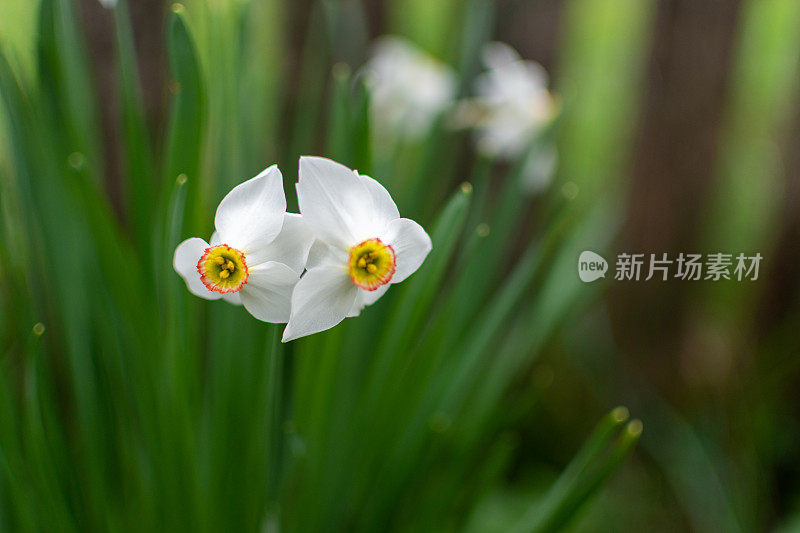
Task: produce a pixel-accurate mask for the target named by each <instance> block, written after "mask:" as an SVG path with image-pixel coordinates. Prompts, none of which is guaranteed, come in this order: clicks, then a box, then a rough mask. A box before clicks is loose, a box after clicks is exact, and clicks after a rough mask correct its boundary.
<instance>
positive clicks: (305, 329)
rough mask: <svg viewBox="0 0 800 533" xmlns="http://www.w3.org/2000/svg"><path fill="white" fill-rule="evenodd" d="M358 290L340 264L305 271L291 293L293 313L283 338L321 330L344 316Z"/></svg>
mask: <svg viewBox="0 0 800 533" xmlns="http://www.w3.org/2000/svg"><path fill="white" fill-rule="evenodd" d="M358 290H359V289H358V287H356V286H355V285H353V283H352V282H351V281H350V277H349V276H348V275H347V272H346V271H345V270H344V269H343V268H342V267H341V266H339V265H323V266H320V267H317V268H313V269H311V270H309V271H308V272H306V273H305V275H304V276H303V277H302V278H301V279H300V281H299V282H298V283H297V285H296V286H295V289H294V294H292V316H291V318H290V319H289V323H288V324H286V329H285V330H284V332H283V342H288V341H290V340H293V339H296V338H298V337H303V336H305V335H311V334H312V333H317V332H319V331H324V330H326V329H329V328H332V327H333V326H335V325H336V324H338V323H339V322H341V321H342V320H344V319H345V317H346V316H347V313H348V312H350V309H352V307H353V304H354V302H355V300H356V296H358Z"/></svg>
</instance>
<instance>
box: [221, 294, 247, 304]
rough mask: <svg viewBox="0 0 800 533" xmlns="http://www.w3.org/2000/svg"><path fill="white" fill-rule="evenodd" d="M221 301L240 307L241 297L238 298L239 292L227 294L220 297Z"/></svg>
mask: <svg viewBox="0 0 800 533" xmlns="http://www.w3.org/2000/svg"><path fill="white" fill-rule="evenodd" d="M222 299H223V300H225V301H226V302H228V303H229V304H231V305H242V297H241V296H239V292H238V291H237V292H229V293H227V294H223V295H222Z"/></svg>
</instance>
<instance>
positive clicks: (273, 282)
mask: <svg viewBox="0 0 800 533" xmlns="http://www.w3.org/2000/svg"><path fill="white" fill-rule="evenodd" d="M299 279H300V276H299V275H298V274H297V273H296V272H295V271H294V270H292V269H291V268H289V267H288V266H286V265H284V264H283V263H278V262H275V261H269V262H267V263H262V264H261V265H258V266H257V267H255V268H252V269H250V276H249V277H248V278H247V284H246V285H245V286H244V287H242V290H241V291H239V293H240V294H241V296H242V304H243V305H244V308H245V309H247V311H248V312H249V313H250V314H251V315H253V316H254V317H256V318H257V319H259V320H263V321H264V322H273V323H277V322H286V321H287V320H289V310H290V308H291V300H292V290H293V289H294V286H295V284H296V283H297V281H298V280H299Z"/></svg>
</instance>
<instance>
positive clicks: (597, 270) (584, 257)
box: [578, 250, 608, 283]
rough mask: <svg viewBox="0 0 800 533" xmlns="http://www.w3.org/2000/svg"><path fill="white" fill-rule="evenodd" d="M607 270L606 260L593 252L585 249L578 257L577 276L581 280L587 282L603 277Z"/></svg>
mask: <svg viewBox="0 0 800 533" xmlns="http://www.w3.org/2000/svg"><path fill="white" fill-rule="evenodd" d="M607 271H608V262H607V261H606V260H605V259H603V258H602V257H601V256H599V255H597V254H596V253H594V252H590V251H589V250H586V251H585V252H581V255H580V257H579V258H578V276H579V277H580V278H581V281H583V282H585V283H589V282H590V281H594V280H596V279H600V278H605V277H606V272H607Z"/></svg>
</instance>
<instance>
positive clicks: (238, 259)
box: [197, 244, 250, 294]
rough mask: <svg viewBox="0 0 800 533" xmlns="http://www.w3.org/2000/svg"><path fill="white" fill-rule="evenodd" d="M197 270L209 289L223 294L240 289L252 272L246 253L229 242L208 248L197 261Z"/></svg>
mask: <svg viewBox="0 0 800 533" xmlns="http://www.w3.org/2000/svg"><path fill="white" fill-rule="evenodd" d="M197 272H199V273H200V280H201V281H202V282H203V285H205V286H206V288H207V289H208V290H210V291H216V292H221V293H223V294H226V293H229V292H236V291H238V290H240V289H241V288H242V287H244V284H245V283H247V276H248V275H249V274H250V273H249V271H248V270H247V262H246V261H245V259H244V254H243V253H242V252H240V251H239V250H237V249H236V248H231V247H230V246H228V245H227V244H220V245H219V246H211V247H210V248H206V251H205V253H204V254H203V257H201V258H200V260H199V261H198V262H197Z"/></svg>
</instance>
